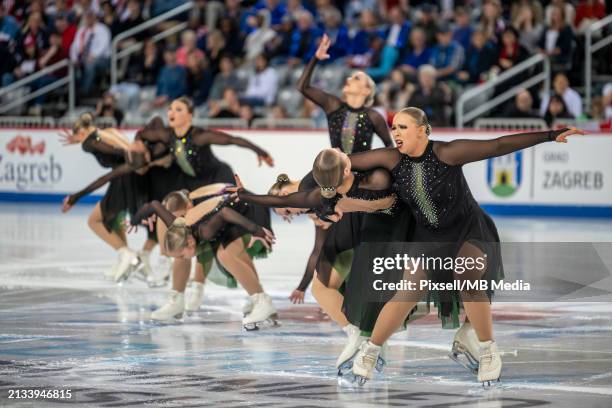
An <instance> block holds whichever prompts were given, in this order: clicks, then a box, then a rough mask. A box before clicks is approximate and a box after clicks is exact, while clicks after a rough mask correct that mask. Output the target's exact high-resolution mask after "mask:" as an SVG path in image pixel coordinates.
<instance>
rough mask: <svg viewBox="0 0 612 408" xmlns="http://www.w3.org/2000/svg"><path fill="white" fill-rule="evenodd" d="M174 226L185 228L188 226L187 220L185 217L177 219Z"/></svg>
mask: <svg viewBox="0 0 612 408" xmlns="http://www.w3.org/2000/svg"><path fill="white" fill-rule="evenodd" d="M172 225H176V226H177V227H185V226H186V225H187V220H185V217H176V218H175V219H174V222H173V223H172Z"/></svg>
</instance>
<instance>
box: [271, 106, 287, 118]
mask: <svg viewBox="0 0 612 408" xmlns="http://www.w3.org/2000/svg"><path fill="white" fill-rule="evenodd" d="M269 117H270V119H275V120H282V119H287V118H289V115H287V111H286V110H285V108H284V107H283V106H281V105H274V106H273V107H272V109H270V115H269Z"/></svg>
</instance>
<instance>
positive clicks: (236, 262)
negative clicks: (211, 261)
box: [217, 238, 263, 295]
mask: <svg viewBox="0 0 612 408" xmlns="http://www.w3.org/2000/svg"><path fill="white" fill-rule="evenodd" d="M217 259H218V260H219V262H220V263H221V265H222V266H223V267H224V268H225V269H227V271H228V272H229V273H230V274H231V275H232V276H233V277H234V278H236V280H237V281H238V283H240V285H242V287H243V288H244V290H246V291H247V293H248V294H249V295H254V294H256V293H261V292H263V288H262V287H261V284H260V283H259V278H258V277H257V273H256V272H255V265H254V264H253V261H252V260H251V257H250V256H249V254H248V253H247V252H246V247H245V246H244V242H243V241H242V239H241V238H239V239H235V240H233V241H232V242H230V243H229V244H228V245H227V246H226V247H225V248H222V247H220V248H219V250H217Z"/></svg>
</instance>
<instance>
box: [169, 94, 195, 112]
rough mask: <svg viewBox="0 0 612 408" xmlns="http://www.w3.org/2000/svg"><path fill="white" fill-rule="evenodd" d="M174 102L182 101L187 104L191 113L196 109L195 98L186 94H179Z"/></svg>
mask: <svg viewBox="0 0 612 408" xmlns="http://www.w3.org/2000/svg"><path fill="white" fill-rule="evenodd" d="M172 102H181V103H182V104H184V105H185V106H187V111H188V112H189V113H191V114H193V110H194V105H193V99H191V98H190V97H188V96H185V95H183V96H179V97H178V98H176V99H175V100H173V101H172Z"/></svg>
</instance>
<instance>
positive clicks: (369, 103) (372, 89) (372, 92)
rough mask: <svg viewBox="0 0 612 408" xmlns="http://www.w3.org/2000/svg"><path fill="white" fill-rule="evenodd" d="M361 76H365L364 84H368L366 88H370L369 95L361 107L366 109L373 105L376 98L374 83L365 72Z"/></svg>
mask: <svg viewBox="0 0 612 408" xmlns="http://www.w3.org/2000/svg"><path fill="white" fill-rule="evenodd" d="M363 74H364V75H365V77H366V82H367V83H368V86H369V87H370V94H369V95H368V97H367V98H366V100H365V102H364V104H363V105H364V106H365V107H366V108H371V107H372V105H374V99H375V98H376V82H374V80H373V79H372V77H371V76H369V75H368V74H366V73H365V72H364V73H363Z"/></svg>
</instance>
